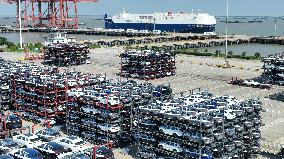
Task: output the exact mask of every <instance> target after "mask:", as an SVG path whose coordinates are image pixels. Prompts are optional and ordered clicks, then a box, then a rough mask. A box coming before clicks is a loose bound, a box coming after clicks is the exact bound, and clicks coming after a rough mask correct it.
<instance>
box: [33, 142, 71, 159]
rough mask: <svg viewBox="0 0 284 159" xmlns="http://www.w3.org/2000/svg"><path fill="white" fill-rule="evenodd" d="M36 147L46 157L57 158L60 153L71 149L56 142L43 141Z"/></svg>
mask: <svg viewBox="0 0 284 159" xmlns="http://www.w3.org/2000/svg"><path fill="white" fill-rule="evenodd" d="M35 149H36V150H38V151H39V152H40V153H41V154H42V155H43V156H44V157H45V158H50V159H56V158H57V157H58V156H59V155H61V154H63V153H67V152H70V151H71V150H68V149H66V148H64V147H63V146H62V145H60V144H58V143H56V142H48V143H43V144H41V145H39V146H37V147H35Z"/></svg>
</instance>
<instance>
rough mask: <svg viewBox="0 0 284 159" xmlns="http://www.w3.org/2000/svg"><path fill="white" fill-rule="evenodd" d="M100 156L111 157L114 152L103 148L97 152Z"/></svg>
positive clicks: (105, 147)
mask: <svg viewBox="0 0 284 159" xmlns="http://www.w3.org/2000/svg"><path fill="white" fill-rule="evenodd" d="M96 152H97V153H98V154H101V155H104V156H110V155H112V151H111V150H110V149H109V148H108V147H107V146H102V147H100V148H98V149H97V150H96Z"/></svg>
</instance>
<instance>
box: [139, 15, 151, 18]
mask: <svg viewBox="0 0 284 159" xmlns="http://www.w3.org/2000/svg"><path fill="white" fill-rule="evenodd" d="M139 18H140V19H153V16H145V15H143V16H142V15H141V16H139Z"/></svg>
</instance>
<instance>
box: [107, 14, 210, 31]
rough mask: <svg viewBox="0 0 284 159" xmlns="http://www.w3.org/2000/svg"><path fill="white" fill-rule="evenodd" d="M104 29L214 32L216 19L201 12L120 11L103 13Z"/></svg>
mask: <svg viewBox="0 0 284 159" xmlns="http://www.w3.org/2000/svg"><path fill="white" fill-rule="evenodd" d="M104 19H105V29H124V30H127V29H135V30H149V31H154V30H160V31H162V32H180V33H205V32H214V31H215V26H216V19H215V17H214V16H211V15H209V14H207V13H201V12H196V13H194V12H192V13H184V12H178V13H173V12H167V13H158V12H155V13H154V14H131V13H128V12H126V11H122V12H121V13H120V14H118V15H114V16H112V17H108V16H107V14H106V15H105V18H104Z"/></svg>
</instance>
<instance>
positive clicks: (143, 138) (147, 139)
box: [138, 134, 156, 145]
mask: <svg viewBox="0 0 284 159" xmlns="http://www.w3.org/2000/svg"><path fill="white" fill-rule="evenodd" d="M138 138H139V139H140V141H141V142H143V143H145V144H150V145H154V144H155V143H156V139H155V138H154V137H152V136H150V135H147V134H142V135H139V137H138Z"/></svg>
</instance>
